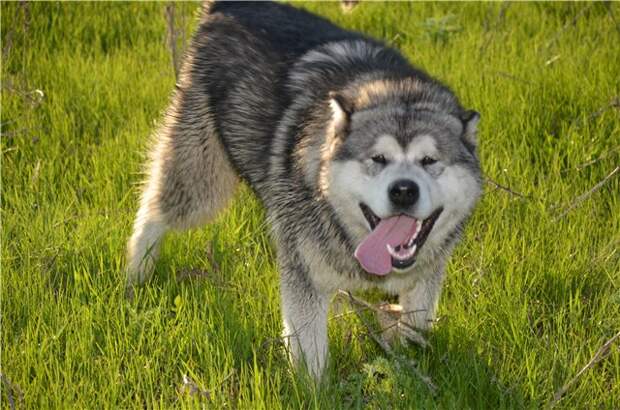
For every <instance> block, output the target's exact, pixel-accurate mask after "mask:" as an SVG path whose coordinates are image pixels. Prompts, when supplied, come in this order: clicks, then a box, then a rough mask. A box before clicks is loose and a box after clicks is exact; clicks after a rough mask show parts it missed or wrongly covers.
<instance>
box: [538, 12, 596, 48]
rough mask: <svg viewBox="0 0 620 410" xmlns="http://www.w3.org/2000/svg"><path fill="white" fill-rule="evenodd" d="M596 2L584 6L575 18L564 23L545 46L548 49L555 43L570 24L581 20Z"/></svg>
mask: <svg viewBox="0 0 620 410" xmlns="http://www.w3.org/2000/svg"><path fill="white" fill-rule="evenodd" d="M594 4H595V3H590V4H589V5H588V6H586V7H584V8H582V9H581V10H579V13H577V14H576V15H575V17H573V19H572V20H571V21H569V22H568V23H566V24H564V26H563V27H562V28H561V29H560V30H558V32H556V33H555V35H554V36H553V37H552V38H551V40H549V41H548V42H547V45H546V46H545V48H546V49H548V48H549V47H551V46H552V45H553V43H555V42H556V41H557V40H558V39H559V38H560V36H561V35H562V34H564V32H565V31H566V30H567V29H568V28H569V27H570V26H574V25H575V24H576V23H577V20H579V19H580V18H581V16H583V15H584V14H585V12H586V11H588V10H590V8H591V7H592V6H593V5H594Z"/></svg>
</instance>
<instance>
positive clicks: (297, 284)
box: [280, 258, 329, 380]
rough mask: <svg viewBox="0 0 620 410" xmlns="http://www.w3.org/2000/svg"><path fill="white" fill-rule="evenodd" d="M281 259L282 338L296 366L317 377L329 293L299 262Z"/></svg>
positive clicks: (324, 356) (324, 350) (323, 348)
mask: <svg viewBox="0 0 620 410" xmlns="http://www.w3.org/2000/svg"><path fill="white" fill-rule="evenodd" d="M282 259H286V258H281V263H280V265H281V266H280V271H281V285H280V292H281V296H282V316H283V319H284V334H283V337H284V341H285V343H286V346H287V348H288V352H289V357H290V359H291V361H292V363H293V365H295V366H302V367H303V365H304V364H305V366H306V369H307V370H308V372H309V373H310V374H311V375H312V376H313V377H314V378H315V379H316V380H318V379H319V378H320V377H321V374H322V372H323V368H324V367H325V363H326V361H327V351H328V348H327V310H328V307H329V294H326V293H325V292H321V291H319V290H317V288H316V286H314V285H313V283H312V281H311V280H310V277H309V275H308V270H307V268H306V267H305V266H304V265H303V264H302V263H301V262H299V263H294V262H293V261H291V260H285V261H282Z"/></svg>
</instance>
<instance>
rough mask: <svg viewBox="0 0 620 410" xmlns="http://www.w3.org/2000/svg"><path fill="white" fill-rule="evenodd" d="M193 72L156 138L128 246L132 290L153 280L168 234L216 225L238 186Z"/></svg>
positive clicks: (181, 85) (128, 265)
mask: <svg viewBox="0 0 620 410" xmlns="http://www.w3.org/2000/svg"><path fill="white" fill-rule="evenodd" d="M190 64H191V63H190ZM190 64H188V66H189V65H190ZM189 71H190V70H189V69H188V70H186V72H185V73H184V76H183V77H182V79H181V82H180V85H179V87H178V90H177V93H176V95H175V97H174V100H173V102H172V105H171V106H170V107H169V109H168V111H167V112H166V115H165V117H164V122H163V124H162V126H161V128H160V129H159V131H158V132H157V133H156V134H155V141H154V149H153V150H152V151H151V155H150V165H149V169H148V172H147V175H148V176H147V179H146V181H145V184H144V186H143V190H142V196H141V200H140V208H139V210H138V213H137V216H136V219H135V223H134V227H133V234H132V236H131V238H130V239H129V244H128V252H127V280H128V283H129V284H130V285H133V284H141V283H143V282H144V281H145V280H147V279H148V278H149V276H150V274H151V272H152V270H153V266H154V262H155V260H156V258H157V255H158V250H159V245H160V242H161V239H162V237H163V236H164V234H165V233H166V232H167V231H168V230H169V229H188V228H191V227H195V226H198V225H200V224H203V223H205V222H208V221H209V220H211V219H213V218H214V217H215V216H216V215H217V213H218V212H219V211H220V210H221V209H222V208H224V207H225V205H226V204H227V203H228V201H229V199H230V198H231V197H232V196H233V194H234V192H235V188H236V186H237V182H238V178H237V175H236V173H235V171H234V169H233V167H232V166H231V164H230V162H229V160H228V158H227V155H226V153H225V151H224V148H223V145H222V143H221V141H220V139H219V136H218V135H217V132H216V128H215V125H214V121H213V117H212V114H211V112H210V110H209V105H208V98H207V95H206V94H205V91H204V88H205V87H204V84H202V83H201V81H194V80H193V79H192V73H191V72H189Z"/></svg>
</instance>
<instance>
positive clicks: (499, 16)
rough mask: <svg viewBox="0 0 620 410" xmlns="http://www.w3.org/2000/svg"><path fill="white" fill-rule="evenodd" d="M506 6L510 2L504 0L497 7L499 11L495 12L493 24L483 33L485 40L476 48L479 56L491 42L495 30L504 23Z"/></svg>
mask: <svg viewBox="0 0 620 410" xmlns="http://www.w3.org/2000/svg"><path fill="white" fill-rule="evenodd" d="M508 6H510V2H508V1H506V0H504V1H503V2H502V5H501V6H500V8H499V12H498V13H497V19H496V20H495V24H493V26H492V27H488V28H487V30H486V33H485V40H484V42H483V43H482V45H481V46H480V49H479V50H478V53H479V54H480V55H481V56H482V55H483V54H484V53H485V52H486V50H487V48H488V47H489V45H490V44H491V40H492V39H493V36H494V35H495V30H497V29H498V28H499V27H500V26H501V25H502V24H503V23H504V17H505V16H506V10H508ZM491 30H494V31H491Z"/></svg>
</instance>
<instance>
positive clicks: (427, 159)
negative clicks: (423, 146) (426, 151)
mask: <svg viewBox="0 0 620 410" xmlns="http://www.w3.org/2000/svg"><path fill="white" fill-rule="evenodd" d="M421 162H422V166H423V167H427V166H429V165H433V164H434V163H435V162H437V160H436V159H435V158H431V157H428V156H426V157H424V158H422V161H421Z"/></svg>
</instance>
